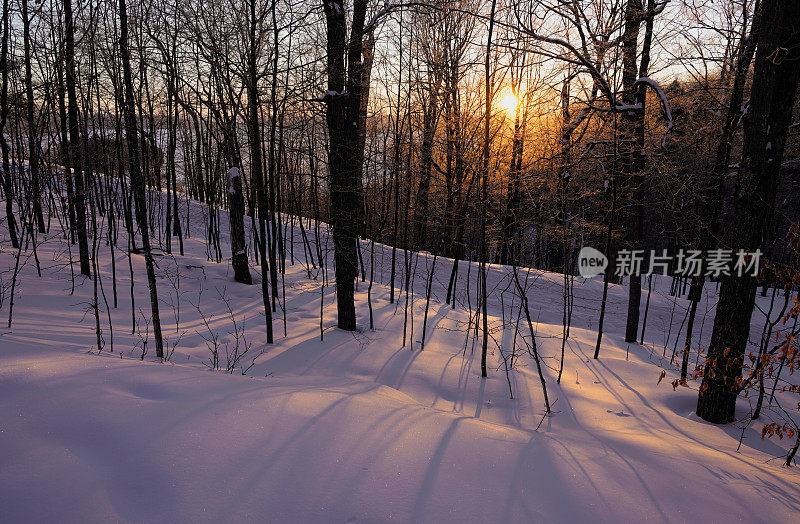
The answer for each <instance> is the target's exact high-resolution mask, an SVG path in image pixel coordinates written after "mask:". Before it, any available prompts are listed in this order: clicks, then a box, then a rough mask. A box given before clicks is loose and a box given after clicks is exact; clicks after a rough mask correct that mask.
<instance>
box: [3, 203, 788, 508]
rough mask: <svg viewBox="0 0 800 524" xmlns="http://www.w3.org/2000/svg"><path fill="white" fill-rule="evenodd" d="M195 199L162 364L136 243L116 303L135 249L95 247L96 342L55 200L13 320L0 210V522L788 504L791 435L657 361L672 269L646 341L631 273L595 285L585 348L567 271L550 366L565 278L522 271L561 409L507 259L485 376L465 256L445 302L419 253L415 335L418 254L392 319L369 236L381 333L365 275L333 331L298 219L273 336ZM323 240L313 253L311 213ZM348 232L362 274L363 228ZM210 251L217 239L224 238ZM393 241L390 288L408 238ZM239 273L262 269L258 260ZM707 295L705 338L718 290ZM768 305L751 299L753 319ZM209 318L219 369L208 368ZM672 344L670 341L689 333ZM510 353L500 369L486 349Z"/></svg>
mask: <svg viewBox="0 0 800 524" xmlns="http://www.w3.org/2000/svg"><path fill="white" fill-rule="evenodd" d="M202 213H203V208H202V207H201V206H198V205H194V204H193V205H192V206H191V208H190V213H189V216H190V217H191V221H190V233H191V236H192V238H189V239H187V240H186V241H185V249H186V255H185V256H178V255H165V256H160V257H158V265H159V267H158V274H159V276H160V278H159V286H160V287H159V293H160V299H161V317H162V324H163V327H164V335H165V337H167V339H168V341H169V345H170V347H172V346H173V344H175V343H176V342H177V346H176V347H175V349H174V353H172V355H171V358H170V359H169V362H166V363H159V362H157V361H156V359H155V358H154V353H155V350H154V347H153V343H152V335H149V336H148V334H147V327H146V326H147V323H148V322H149V316H150V313H149V311H150V308H149V302H148V298H147V297H148V295H147V289H146V281H145V273H144V263H143V259H142V257H141V256H139V255H133V256H132V264H133V280H134V282H135V287H134V298H135V305H134V306H133V308H132V306H131V297H130V283H131V275H130V272H129V270H128V255H127V254H126V253H125V252H123V251H119V250H117V251H114V253H113V256H114V258H115V262H116V263H115V266H114V267H113V268H112V264H111V251H110V248H109V246H107V245H105V243H102V244H101V245H100V251H99V252H100V254H99V263H100V276H101V283H102V286H101V287H100V288H99V290H98V292H100V293H101V295H102V293H103V292H104V294H105V300H104V299H103V297H102V296H101V297H100V306H101V314H100V323H101V331H102V338H103V343H104V347H103V350H102V352H99V351H98V347H97V335H96V332H95V319H94V314H93V311H92V310H91V309H90V307H89V306H90V304H91V302H92V297H93V287H94V286H93V281H92V280H91V279H84V278H83V277H80V276H79V275H78V276H76V278H75V287H74V292H72V293H71V290H72V280H71V276H70V275H71V274H70V271H69V266H68V265H65V262H66V261H67V260H68V258H67V257H68V254H67V251H66V244H65V243H64V241H63V238H61V237H60V228H59V226H58V223H57V221H56V220H55V219H54V220H53V221H52V225H51V230H50V233H49V234H48V235H47V238H41V237H40V238H39V244H38V245H37V255H38V259H39V264H40V266H41V277H39V276H38V275H37V271H36V263H35V259H34V257H32V256H30V257H29V256H28V253H30V251H28V252H27V253H26V252H23V253H22V257H21V262H20V265H21V270H20V276H19V279H18V282H17V286H16V289H15V291H14V310H13V318H12V324H11V328H10V329H6V328H5V325H6V323H7V321H8V314H9V306H10V279H11V275H12V273H13V269H14V266H15V262H16V259H15V255H16V250H13V249H12V248H11V246H10V242H9V241H8V238H7V236H8V235H7V231H6V226H5V224H2V226H0V246H2V251H1V252H0V272H2V273H0V274H1V275H2V283H1V284H0V286H1V287H2V289H3V290H4V295H3V300H2V307H0V321H1V322H2V326H3V329H2V331H1V332H0V333H1V334H0V521H9V522H87V521H99V520H110V521H136V522H142V521H168V522H176V521H177V522H216V521H220V520H230V521H259V522H263V521H269V522H273V521H280V522H383V521H399V522H408V521H413V522H497V521H500V522H504V521H515V522H530V521H564V522H576V521H586V520H591V521H641V520H656V521H698V522H703V521H711V522H725V521H739V520H744V521H779V522H789V521H793V520H796V519H797V515H798V514H800V513H799V512H798V511H799V510H800V485H799V484H798V480H799V479H800V477H798V473H797V471H795V470H793V469H788V468H785V467H782V466H781V465H780V464H781V461H780V460H779V459H778V460H770V459H773V457H775V456H777V455H782V454H785V447H786V442H785V441H784V442H780V441H771V440H762V439H761V430H760V428H761V424H762V423H754V424H752V425H750V426H749V427H747V428H746V429H744V430H742V427H741V425H736V424H734V425H728V426H715V425H712V424H707V423H705V422H703V421H702V420H699V419H698V418H697V417H696V416H695V415H694V413H693V411H694V407H695V402H696V397H697V386H698V384H697V382H691V383H690V384H689V387H678V388H677V390H673V386H672V385H671V384H670V383H671V382H672V381H673V380H674V379H675V378H676V377H677V376H678V373H677V370H676V367H675V366H674V365H670V358H669V357H670V356H671V354H672V351H673V347H674V344H675V343H676V338H675V337H676V334H677V333H678V331H679V329H680V325H681V321H682V319H683V318H684V315H685V311H686V306H687V301H686V300H684V299H681V298H679V299H677V300H675V299H674V298H673V297H670V296H669V295H668V293H667V291H668V283H667V282H666V280H667V279H665V278H661V279H658V280H657V281H656V283H655V286H654V290H653V293H652V296H651V299H650V310H649V313H648V321H647V322H648V327H647V332H646V334H645V345H644V346H639V345H638V344H631V345H630V346H628V345H627V344H625V343H624V341H623V338H624V337H623V333H624V322H625V310H626V306H627V294H626V290H625V289H624V288H623V287H620V286H611V287H610V292H609V311H608V315H607V317H606V323H605V330H606V335H605V337H604V339H603V345H602V348H601V352H600V357H601V358H600V359H599V360H594V359H592V358H591V357H592V354H593V352H594V344H595V340H596V336H597V335H596V329H597V317H598V308H599V303H600V296H601V292H602V282H600V280H599V279H595V280H588V281H583V280H582V279H576V285H575V303H574V314H573V326H572V329H571V333H570V335H571V336H570V339H569V340H568V343H567V346H566V359H565V366H564V372H563V378H562V381H561V384H560V385H558V384H556V381H555V378H556V376H557V370H558V365H559V358H560V352H561V315H562V313H561V293H562V287H561V279H562V277H561V275H558V274H550V273H541V272H530V273H528V272H527V270H522V271H521V273H520V274H521V278H522V279H523V280H525V281H526V283H525V285H526V286H527V287H528V292H527V296H528V300H529V302H530V310H531V316H532V319H533V323H534V329H535V330H536V334H537V342H538V347H539V350H540V352H541V354H542V355H543V357H545V364H546V367H545V375H546V378H547V386H548V392H549V396H550V401H551V403H552V406H553V410H554V413H553V414H551V415H550V416H545V411H544V402H543V396H542V392H541V386H540V384H539V378H538V375H537V373H536V367H535V365H534V362H533V361H532V359H531V358H530V356H529V354H528V350H527V347H528V343H529V341H530V333H529V331H528V326H527V323H526V322H525V320H524V319H525V316H524V313H523V314H522V315H521V316H520V310H519V300H518V297H517V296H516V294H515V292H514V289H515V287H514V282H513V279H512V278H511V275H512V273H511V270H510V268H508V267H504V266H491V267H490V275H489V278H488V279H487V281H488V288H489V289H490V293H491V300H490V302H489V313H490V319H491V321H490V327H491V339H490V343H489V347H490V353H489V378H487V379H481V378H480V342H479V341H476V340H475V336H474V330H473V331H472V332H470V331H469V330H468V326H469V323H470V318H471V316H470V314H471V310H472V311H473V312H474V308H475V287H476V286H475V276H476V274H477V268H476V266H472V267H471V268H470V267H469V264H467V263H462V266H461V270H460V272H459V277H460V280H459V284H458V292H457V297H458V301H459V302H460V304H459V307H457V308H456V309H452V308H451V307H450V306H449V305H446V304H444V292H445V289H446V285H447V280H448V277H449V274H450V269H451V267H452V261H451V260H447V259H438V260H437V261H436V271H435V278H434V285H433V298H432V299H431V303H430V311H429V316H428V322H427V332H426V337H425V347H424V350H421V349H420V337H421V333H422V320H423V314H424V307H425V294H424V289H425V277H426V275H427V273H428V269H427V268H428V267H429V265H430V264H432V262H433V258H432V257H430V256H427V255H417V254H414V255H412V256H411V260H412V263H413V266H414V267H415V268H416V272H415V278H414V279H412V282H413V284H414V294H412V295H410V296H409V302H408V303H409V311H408V315H406V309H405V305H406V295H405V293H403V294H402V295H401V296H400V299H399V300H397V301H396V303H395V304H390V303H389V287H388V286H387V285H386V283H387V282H388V278H389V260H390V254H391V250H390V249H389V248H385V247H384V246H376V255H377V256H376V266H375V271H374V273H375V281H376V283H375V284H374V286H373V289H372V302H373V307H374V316H375V329H374V330H370V329H369V325H368V318H369V317H368V308H367V282H363V283H362V282H359V289H358V293H357V297H356V298H357V311H358V314H359V324H360V326H361V327H362V329H361V330H360V331H359V332H357V333H348V332H343V331H340V330H337V329H336V328H335V327H334V325H335V316H334V315H335V310H336V308H335V287H334V286H333V285H332V283H328V285H326V286H325V287H324V289H322V288H321V283H322V275H321V274H320V273H319V271H318V270H315V269H313V268H312V269H310V271H311V274H312V278H309V277H308V272H307V266H306V265H305V263H304V262H305V257H304V256H303V255H302V253H303V247H302V243H301V234H300V232H299V229H296V230H295V234H294V239H295V242H296V244H295V257H296V258H298V257H299V261H297V262H296V263H295V264H291V261H288V262H287V268H286V276H285V297H286V300H285V304H286V306H285V314H284V313H283V312H282V311H281V308H280V306H279V308H278V311H277V312H276V313H275V315H276V318H275V323H274V326H275V334H276V341H275V344H274V345H271V346H266V345H265V344H264V340H265V335H264V316H263V308H262V302H261V295H260V285H258V284H256V285H252V286H245V285H242V284H237V283H235V282H234V281H233V278H232V271H231V269H230V268H229V265H228V264H227V263H225V261H223V263H221V264H217V263H214V262H209V261H208V260H207V258H206V246H205V241H204V239H203V238H202V236H203V232H202ZM221 223H222V228H223V230H225V229H227V224H226V221H225V220H224V218H223V220H221ZM295 226H296V222H295ZM307 233H308V234H309V236H310V238H311V241H312V249H313V242H314V238H315V237H314V234H313V231H307ZM123 238H124V237H123ZM323 244H326V245H323V246H322V248H323V250H327V249H328V248H329V244H330V243H326V241H325V240H324V231H323ZM124 245H125V242H124V241H121V242H120V246H124ZM173 248H174V251H176V252H177V245H176V242H174V241H173ZM362 248H363V250H364V261H365V264H366V270H367V271H366V273H367V276H369V254H370V253H369V244H368V243H364V244H362ZM76 250H77V248H76V247H73V256H74V257H75V258H77V255H76V253H75V251H76ZM223 253H224V254H225V255H227V256H229V255H230V253H229V249H228V247H227V244H225V241H224V238H223ZM397 261H398V275H397V282H398V284H399V283H400V282H401V281H402V279H403V278H404V275H403V253H402V251H399V250H398V252H397ZM77 270H78V267H77V264H76V265H75V271H77ZM114 271H115V272H116V288H117V298H118V301H117V302H118V304H117V307H116V308H114V307H113V290H112V282H113V279H112V272H114ZM252 271H253V274H254V277H256V281H258V278H260V276H259V275H258V272H257V266H255V265H253V267H252ZM329 274H330V277H331V278H332V276H333V271H332V270H331V271H329ZM467 277H469V279H470V282H471V283H470V286H471V287H470V290H469V291H470V296H471V297H472V300H471V305H470V306H468V305H467V302H468V301H467ZM706 295H707V297H704V299H703V302H702V303H701V307H700V311H699V313H698V315H699V317H700V318H699V319H698V322H699V323H702V337H703V338H702V340H701V343H702V344H703V345H705V342H704V341H707V340H708V338H709V337H710V331H711V326H712V323H713V314H714V311H713V305H714V289H713V286H711V285H709V286H708V288H707V290H706ZM645 298H646V295H645ZM321 299H322V300H323V304H322V305H323V307H322V312H323V319H322V326H323V328H324V340H320V310H321V307H320V306H321V304H320V300H321ZM106 300H107V301H108V304H109V306H110V307H109V308H108V309H109V310H110V311H107V310H106V306H105V301H106ZM761 300H763V299H761ZM644 305H645V300H643V301H642V307H643V308H644ZM109 318H110V322H111V324H112V325H113V352H112V351H111V337H112V331H111V330H110V328H109ZM132 318H135V319H136V320H135V322H136V325H137V326H138V327H137V328H133V326H132V324H133V321H132ZM284 318H285V325H286V333H287V335H286V336H284V327H283V326H284V324H283V322H284ZM232 319H235V321H236V325H237V329H238V330H239V343H240V348H243V347H246V345H247V344H250V343H252V348H251V349H250V351H249V353H247V355H245V357H243V358H242V359H241V360H240V361H239V363H238V364H237V365H236V366H233V369H232V373H230V374H229V373H226V372H225V369H224V368H226V367H227V366H226V361H227V359H226V348H227V350H228V352H230V351H232V350H233V348H234V347H235V344H236V338H237V337H236V330H235V329H234V327H233V321H232ZM518 319H519V320H518ZM670 320H671V322H670ZM670 323H671V325H672V327H671V328H670ZM761 324H763V316H760V315H759V314H755V315H754V321H753V332H754V334H757V333H760V325H761ZM132 328H133V331H135V333H132ZM404 328H405V331H406V344H405V346H403V338H404V336H403V334H404ZM699 328H700V326H699V325H698V328H696V332H698V331H700V329H699ZM241 333H243V335H242V334H241ZM668 334H669V337H670V338H669V341H668V347H666V348H665V340H666V338H667V336H668ZM143 338H148V344H147V354H146V355H145V356H144V358H143V359H142V349H141V348H142V345H143V343H142V340H143ZM215 338H216V339H217V340H218V344H219V351H220V359H221V367H222V368H223V369H222V370H212V369H210V367H209V357H210V351H209V344H211V345H213V340H214V339H215ZM677 342H678V346H677V347H678V349H680V348H681V347H682V336H681V337H678V340H677ZM500 348H502V353H501V349H500ZM512 353H513V357H514V359H515V363H514V367H513V369H512V370H511V372H510V373H509V375H508V379H507V376H506V372H505V366H504V361H503V357H505V359H507V360H510V359H511V356H512ZM665 353H666V358H664V357H662V355H664V354H665ZM695 357H696V356H695V355H694V354H693V355H692V366H691V368H692V369H693V368H694V360H695ZM254 359H255V360H254ZM662 369H663V370H665V371H666V377H665V378H664V379H663V380H661V381H660V383H659V377H660V374H661V372H662ZM243 371H246V375H245V376H242V372H243ZM509 389H510V390H511V391H513V398H511V395H510V393H509ZM741 402H742V403H741V409H740V411H741V414H742V416H743V417H744V416H745V415H746V413H747V406H748V404H747V401H746V400H742V401H741ZM767 416H769V413H768V414H767ZM768 420H769V418H767V421H768ZM740 437H741V438H743V440H742V444H741V447H740V448H739V449H738V450H737V447H738V446H739V440H740Z"/></svg>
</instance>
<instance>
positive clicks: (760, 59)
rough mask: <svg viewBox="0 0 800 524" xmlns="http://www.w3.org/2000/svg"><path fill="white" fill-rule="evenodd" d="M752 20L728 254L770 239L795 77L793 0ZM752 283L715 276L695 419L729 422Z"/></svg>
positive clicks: (799, 70) (798, 10)
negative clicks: (754, 45)
mask: <svg viewBox="0 0 800 524" xmlns="http://www.w3.org/2000/svg"><path fill="white" fill-rule="evenodd" d="M758 24H759V30H758V35H759V37H758V38H759V42H758V49H757V51H756V58H755V70H754V73H753V87H752V96H751V99H750V109H749V114H748V116H747V117H746V120H745V126H744V130H745V137H744V147H743V151H742V162H741V167H740V169H739V178H740V184H741V189H740V191H739V195H738V198H737V199H736V200H735V202H734V211H735V212H734V215H733V216H734V222H733V224H732V225H731V229H732V232H733V234H732V238H734V239H735V242H736V243H735V245H733V246H730V247H731V248H733V249H734V252H736V251H738V250H739V249H743V250H744V251H748V252H754V251H755V250H756V249H759V248H762V247H763V246H764V241H765V239H766V238H767V237H768V236H769V232H770V229H771V227H772V222H773V215H774V209H775V196H776V193H777V186H778V180H779V175H780V165H781V161H782V159H783V151H784V147H785V145H786V134H787V131H788V127H789V123H790V119H791V110H790V108H791V107H793V104H794V99H795V93H796V91H797V86H798V81H800V48H799V47H798V46H800V3H797V2H795V1H793V0H765V1H764V2H763V3H762V5H761V12H760V16H759V21H758ZM776 57H780V58H781V59H780V60H776V59H775V58H776ZM756 287H757V282H756V278H755V277H754V276H752V275H750V274H747V275H743V276H741V277H740V276H737V275H736V274H735V273H734V274H732V275H731V276H726V277H724V278H723V279H722V285H721V287H720V298H719V302H718V304H717V314H716V317H715V318H714V330H713V334H712V336H711V344H710V346H709V348H708V357H707V359H706V365H705V369H704V376H703V383H702V385H701V387H700V394H699V396H698V400H697V414H698V416H700V417H701V418H703V419H705V420H707V421H709V422H715V423H727V422H732V421H733V420H734V419H735V408H736V398H737V396H738V394H739V392H740V386H739V383H740V381H741V374H742V364H743V360H744V356H745V351H746V349H747V343H748V337H749V334H750V318H751V315H752V313H753V307H754V305H755V293H756Z"/></svg>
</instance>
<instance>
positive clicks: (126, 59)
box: [65, 0, 164, 359]
mask: <svg viewBox="0 0 800 524" xmlns="http://www.w3.org/2000/svg"><path fill="white" fill-rule="evenodd" d="M70 1H71V0H66V2H65V5H67V4H69V2H70ZM119 16H120V40H119V50H120V55H121V56H122V72H123V82H124V84H125V107H124V114H125V138H126V141H127V143H128V169H129V173H130V184H131V192H132V193H133V201H134V206H135V209H136V223H137V224H138V225H139V233H140V235H141V236H142V250H143V251H144V261H145V268H146V270H147V283H148V286H149V288H150V312H151V315H152V319H153V332H154V337H155V342H156V356H157V357H158V358H161V359H163V358H164V341H163V339H162V337H161V318H160V316H159V314H158V288H157V287H156V286H157V284H156V274H155V269H154V263H153V253H152V251H151V250H150V229H149V227H148V223H147V201H146V197H145V188H144V179H143V178H142V172H141V169H140V167H139V143H138V141H137V130H136V106H135V103H134V98H133V80H132V77H131V63H130V55H129V54H128V53H129V48H128V9H127V5H126V3H125V0H119ZM131 281H133V279H132V278H131Z"/></svg>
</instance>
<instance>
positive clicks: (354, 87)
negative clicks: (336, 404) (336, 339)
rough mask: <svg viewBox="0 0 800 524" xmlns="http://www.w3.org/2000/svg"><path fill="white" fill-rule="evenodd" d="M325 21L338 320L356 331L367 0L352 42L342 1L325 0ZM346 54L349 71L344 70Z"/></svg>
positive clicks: (358, 5) (360, 4)
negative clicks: (362, 98)
mask: <svg viewBox="0 0 800 524" xmlns="http://www.w3.org/2000/svg"><path fill="white" fill-rule="evenodd" d="M323 9H324V12H325V19H326V22H327V51H328V58H327V73H328V91H327V92H326V94H325V97H324V101H325V102H326V104H327V124H328V137H329V141H330V143H329V146H328V164H329V169H330V185H331V188H330V193H331V196H330V199H331V200H330V217H331V225H332V227H333V245H334V260H335V262H336V305H337V310H338V320H337V325H338V326H339V328H341V329H345V330H348V331H355V329H356V311H355V301H354V292H355V282H354V281H355V278H356V277H357V276H358V246H357V244H356V242H357V238H358V236H359V233H360V232H361V230H362V227H363V215H364V210H363V202H362V198H361V191H362V190H361V184H362V182H361V171H362V165H361V163H360V162H359V159H360V158H362V155H361V154H359V153H358V147H359V138H358V137H359V134H360V133H361V132H362V129H363V127H364V122H363V121H362V119H361V118H360V113H361V90H362V86H363V85H364V84H365V78H364V76H363V70H364V67H363V63H362V49H363V36H364V34H363V33H364V19H365V17H366V11H367V2H366V0H355V2H354V4H353V20H352V24H351V27H350V42H349V44H348V45H345V40H346V27H347V24H346V22H345V9H344V5H343V3H342V2H341V0H332V1H331V2H323ZM345 54H346V59H347V65H348V66H349V67H348V68H347V72H345Z"/></svg>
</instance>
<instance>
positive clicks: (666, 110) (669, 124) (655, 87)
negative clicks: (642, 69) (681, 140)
mask: <svg viewBox="0 0 800 524" xmlns="http://www.w3.org/2000/svg"><path fill="white" fill-rule="evenodd" d="M638 84H644V85H646V86H649V87H651V88H652V89H653V90H654V91H655V92H656V93H657V94H658V98H659V99H660V100H661V105H662V106H663V108H664V116H666V117H667V129H666V131H665V132H664V138H663V139H661V147H664V144H665V143H666V141H667V133H669V130H670V129H672V111H671V110H670V108H669V102H667V95H666V94H664V90H663V89H661V86H660V85H659V84H658V82H656V81H655V80H653V79H652V78H650V77H647V76H643V77H641V78H639V79H638V80H637V81H636V82H635V83H634V85H638Z"/></svg>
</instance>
